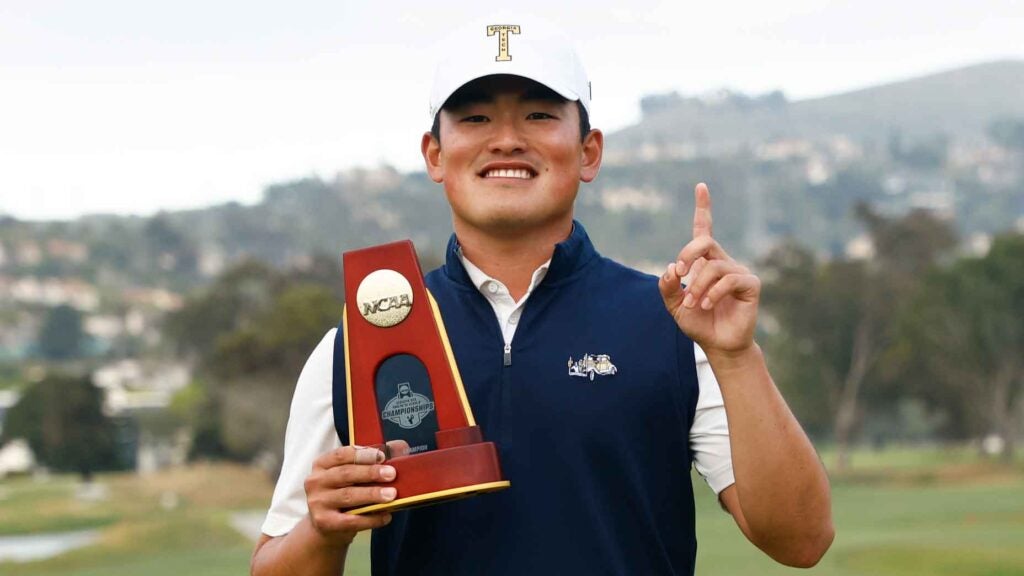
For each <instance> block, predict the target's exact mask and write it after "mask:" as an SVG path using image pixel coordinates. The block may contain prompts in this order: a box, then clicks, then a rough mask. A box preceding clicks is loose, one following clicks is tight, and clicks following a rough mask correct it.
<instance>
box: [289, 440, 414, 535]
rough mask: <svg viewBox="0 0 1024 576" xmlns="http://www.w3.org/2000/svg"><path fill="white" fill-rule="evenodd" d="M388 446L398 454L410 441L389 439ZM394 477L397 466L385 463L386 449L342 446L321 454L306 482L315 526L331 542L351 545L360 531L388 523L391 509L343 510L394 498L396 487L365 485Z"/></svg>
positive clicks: (389, 480) (390, 479)
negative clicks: (388, 510) (356, 512)
mask: <svg viewBox="0 0 1024 576" xmlns="http://www.w3.org/2000/svg"><path fill="white" fill-rule="evenodd" d="M388 448H389V449H390V450H391V452H392V455H396V454H401V453H403V452H405V451H407V450H408V445H407V444H406V443H405V442H402V441H397V442H389V443H388ZM394 479H395V469H394V468H393V467H392V466H389V465H387V464H385V463H384V453H383V452H382V451H380V450H378V449H376V448H364V447H358V446H343V447H341V448H337V449H335V450H332V451H330V452H327V453H324V454H321V455H320V457H319V458H317V459H316V461H315V462H314V463H313V470H312V472H310V474H309V476H307V477H306V483H305V487H306V503H307V504H308V505H309V518H310V521H311V523H312V524H313V527H314V528H315V529H316V531H317V532H319V533H320V534H321V536H323V537H324V538H325V539H326V540H328V541H330V542H331V543H332V544H336V545H339V546H348V544H349V543H350V542H352V539H353V538H355V535H356V533H357V532H360V531H362V530H369V529H372V528H380V527H381V526H385V525H387V523H388V522H390V521H391V514H390V513H387V512H381V513H378V514H346V513H345V512H343V511H342V510H343V509H351V508H355V507H357V506H368V505H371V504H380V503H384V502H390V501H392V500H394V499H395V497H396V496H397V494H396V491H395V489H394V488H391V487H381V486H366V484H370V483H375V482H391V481H392V480H394Z"/></svg>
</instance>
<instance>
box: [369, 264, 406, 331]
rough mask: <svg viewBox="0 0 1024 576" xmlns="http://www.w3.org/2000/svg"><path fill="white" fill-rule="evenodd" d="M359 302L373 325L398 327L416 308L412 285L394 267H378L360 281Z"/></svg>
mask: <svg viewBox="0 0 1024 576" xmlns="http://www.w3.org/2000/svg"><path fill="white" fill-rule="evenodd" d="M356 305H357V306H358V307H359V313H360V314H361V315H362V316H363V318H366V321H367V322H369V323H370V324H373V325H374V326H380V327H381V328H390V327H392V326H396V325H398V324H400V323H401V322H402V320H405V318H406V317H407V316H409V312H411V311H412V285H410V284H409V281H408V280H406V278H405V276H402V275H401V274H399V273H398V272H395V271H394V270H387V269H384V270H375V271H373V272H371V273H369V274H368V275H367V276H366V278H363V281H362V282H360V283H359V288H358V289H357V290H356Z"/></svg>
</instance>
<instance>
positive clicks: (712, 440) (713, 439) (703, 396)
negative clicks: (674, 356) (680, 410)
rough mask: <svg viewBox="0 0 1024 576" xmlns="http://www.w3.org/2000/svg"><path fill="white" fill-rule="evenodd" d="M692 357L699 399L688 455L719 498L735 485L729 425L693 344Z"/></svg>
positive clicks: (704, 358) (713, 382) (715, 384)
mask: <svg viewBox="0 0 1024 576" xmlns="http://www.w3.org/2000/svg"><path fill="white" fill-rule="evenodd" d="M693 356H694V360H695V361H696V364H697V382H698V385H699V386H700V396H699V397H698V399H697V409H696V412H695V414H694V416H693V425H692V426H690V451H691V452H692V453H693V461H694V462H693V463H694V466H695V467H696V468H697V472H698V473H700V475H701V476H702V477H703V478H704V481H705V482H707V483H708V486H710V487H711V489H712V490H714V491H715V494H720V493H721V492H722V490H725V489H726V488H728V487H729V486H731V485H732V484H735V483H736V478H735V476H733V471H732V447H731V446H730V445H729V421H728V419H727V418H726V415H725V401H724V400H723V399H722V391H721V389H720V388H719V387H718V380H717V379H716V378H715V373H714V372H713V371H712V370H711V363H710V362H708V357H707V355H706V354H704V351H703V350H701V348H700V346H698V345H697V344H696V343H694V344H693Z"/></svg>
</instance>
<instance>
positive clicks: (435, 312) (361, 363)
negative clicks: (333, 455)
mask: <svg viewBox="0 0 1024 576" xmlns="http://www.w3.org/2000/svg"><path fill="white" fill-rule="evenodd" d="M343 259H344V264H345V311H344V313H343V315H342V329H343V330H344V339H345V381H346V392H347V398H348V437H349V443H350V444H353V445H356V446H375V447H378V448H380V449H382V450H384V453H385V454H388V451H387V449H386V446H385V443H386V442H387V441H389V440H404V441H406V442H407V443H408V444H409V451H408V453H407V454H402V455H397V456H394V455H389V457H388V460H387V463H388V464H390V465H391V466H394V468H395V472H396V477H395V480H394V481H392V482H384V483H378V484H377V485H379V486H391V487H394V488H395V489H396V491H397V496H396V498H395V499H394V500H392V501H391V502H387V503H383V504H373V505H368V506H360V507H357V508H354V509H350V510H346V512H348V513H350V514H366V513H370V512H380V511H385V510H387V511H394V510H399V509H403V508H409V507H413V506H422V505H426V504H433V503H437V502H440V501H443V500H449V499H454V498H461V497H466V496H471V495H474V494H480V493H483V492H493V491H496V490H502V489H504V488H508V486H509V482H508V481H507V480H505V479H504V477H503V476H502V473H501V465H500V463H499V461H498V451H497V449H496V447H495V445H494V443H493V442H484V441H483V437H482V435H481V433H480V427H479V426H477V425H476V421H475V420H474V419H473V412H472V410H471V409H470V406H469V399H468V398H467V396H466V391H465V389H464V388H463V385H462V378H461V376H460V375H459V368H458V366H456V364H455V356H454V355H453V354H452V348H451V344H450V343H449V341H448V334H447V332H445V328H444V322H443V321H442V320H441V313H440V310H439V309H438V306H437V302H435V301H434V298H433V296H431V294H430V292H428V291H427V288H426V286H425V285H424V284H423V273H422V271H421V270H420V265H419V261H418V260H417V258H416V250H415V248H414V247H413V244H412V242H411V241H409V240H404V241H401V242H393V243H390V244H382V245H380V246H374V247H370V248H363V249H361V250H353V251H351V252H345V253H344V255H343Z"/></svg>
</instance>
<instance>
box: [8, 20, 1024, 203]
mask: <svg viewBox="0 0 1024 576" xmlns="http://www.w3.org/2000/svg"><path fill="white" fill-rule="evenodd" d="M479 4H482V3H481V2H475V1H463V2H424V1H422V0H420V1H416V2H413V1H403V2H376V3H372V2H365V1H358V2H357V1H348V0H340V1H339V0H331V1H301V0H296V1H292V2H288V3H285V2H280V1H278V2H272V3H271V2H259V1H254V0H247V1H245V2H227V1H224V2H218V1H214V0H203V1H196V0H177V1H175V2H161V3H155V2H139V1H138V0H134V1H121V2H118V1H112V0H90V1H88V2H81V1H75V2H73V1H66V2H50V1H47V0H0V214H4V213H6V214H12V215H15V216H17V217H20V218H29V219H43V218H66V217H73V216H77V215H80V214H83V213H95V212H116V213H135V214H151V213H153V212H155V211H157V210H160V209H178V208H185V207H195V206H204V205H208V204H213V203H219V202H224V201H228V200H238V201H241V202H253V201H257V200H258V199H259V198H260V195H261V192H262V189H263V187H264V186H266V185H267V184H270V183H274V182H281V181H284V180H289V179H293V178H298V177H302V176H308V175H320V176H322V177H324V178H332V177H333V176H334V174H335V173H337V172H338V171H339V170H343V169H346V168H349V167H353V166H367V167H372V166H376V165H379V164H381V163H387V164H391V165H394V166H396V167H398V168H400V169H402V170H412V169H420V168H421V159H420V157H419V138H420V135H421V134H422V132H423V131H424V130H426V129H427V128H429V119H428V117H427V114H428V113H427V108H428V105H427V97H428V95H429V90H430V82H431V74H432V70H433V59H434V54H433V52H432V47H433V46H434V44H435V43H436V42H437V41H438V40H439V39H440V38H441V36H442V35H443V34H444V32H445V30H448V29H450V28H451V27H452V26H454V25H457V24H458V23H462V22H466V21H470V20H474V19H476V18H478V17H481V16H484V15H486V12H485V11H484V9H482V8H480V7H479V6H478V5H479ZM515 5H516V6H517V7H520V8H521V9H523V10H524V11H528V12H530V13H532V14H534V15H538V16H542V17H544V18H546V19H548V20H550V21H552V22H554V23H556V24H558V25H559V26H561V27H562V28H563V29H565V30H566V32H567V33H568V34H569V35H570V36H571V37H572V38H574V39H575V40H576V43H577V46H578V48H579V51H580V53H581V55H582V58H583V61H584V63H585V64H586V67H587V69H588V72H589V75H590V79H591V82H592V83H593V95H594V100H593V114H592V117H593V122H594V125H595V126H596V127H599V128H603V129H604V130H605V131H606V132H609V131H614V130H615V129H616V128H620V127H622V126H625V125H628V124H630V123H632V122H635V121H636V120H637V118H638V115H639V111H638V101H639V98H640V97H641V96H643V95H644V94H649V93H654V92H666V91H670V90H678V91H680V92H682V93H684V94H700V93H706V92H710V91H713V90H716V89H719V88H722V87H730V88H734V89H738V90H743V91H746V92H754V93H759V92H764V91H768V90H774V89H782V90H784V91H785V92H786V94H787V95H788V96H789V97H790V98H806V97H810V96H819V95H826V94H831V93H836V92H841V91H844V90H848V89H852V88H861V87H865V86H869V85H873V84H878V83H882V82H886V81H891V80H898V79H903V78H908V77H912V76H915V75H920V74H926V73H930V72H935V71H940V70H944V69H948V68H953V67H957V66H962V65H967V64H973V63H977V62H984V61H988V60H994V59H1005V58H1016V59H1020V58H1024V41H1022V40H1021V34H1022V30H1024V2H1020V1H1014V0H1005V1H1001V2H1000V1H993V0H976V1H948V2H947V1H942V0H933V1H929V2H925V1H917V0H905V1H893V0H885V1H882V0H857V1H842V2H823V1H805V0H796V1H785V0H782V1H778V2H764V1H748V2H730V1H728V0H724V1H723V0H720V1H719V2H714V3H713V2H681V1H679V0H675V1H671V2H655V1H649V0H631V1H630V2H605V1H603V0H586V1H569V2H552V1H551V0H543V1H533V0H517V2H516V3H515ZM506 13H508V12H506Z"/></svg>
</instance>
